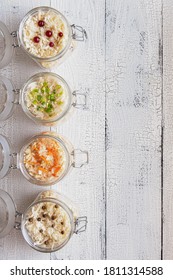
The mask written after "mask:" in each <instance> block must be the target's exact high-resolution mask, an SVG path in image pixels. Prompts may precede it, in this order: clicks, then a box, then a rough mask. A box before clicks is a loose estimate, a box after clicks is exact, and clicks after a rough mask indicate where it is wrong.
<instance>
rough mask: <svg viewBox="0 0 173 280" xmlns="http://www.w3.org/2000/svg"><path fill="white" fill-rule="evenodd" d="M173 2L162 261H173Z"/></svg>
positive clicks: (167, 35)
mask: <svg viewBox="0 0 173 280" xmlns="http://www.w3.org/2000/svg"><path fill="white" fill-rule="evenodd" d="M172 16H173V2H172V1H171V0H165V1H163V93H164V94H163V125H164V130H163V132H164V133H163V211H164V217H163V218H164V224H163V259H169V260H172V259H173V227H172V221H173V207H172V205H173V203H172V198H173V187H172V179H173V175H172V174H173V173H172V171H173V146H172V143H173V124H172V118H173V84H172V80H173V78H172V73H173V61H172V56H173V48H172V28H173V23H172Z"/></svg>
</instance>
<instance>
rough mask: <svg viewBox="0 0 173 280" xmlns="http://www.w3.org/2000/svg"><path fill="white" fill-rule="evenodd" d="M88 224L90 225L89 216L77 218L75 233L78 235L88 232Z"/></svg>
mask: <svg viewBox="0 0 173 280" xmlns="http://www.w3.org/2000/svg"><path fill="white" fill-rule="evenodd" d="M87 223H88V220H87V216H83V217H79V218H77V220H76V229H75V233H76V234H78V233H81V232H84V231H86V229H87ZM78 227H79V228H78Z"/></svg>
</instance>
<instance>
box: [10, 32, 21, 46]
mask: <svg viewBox="0 0 173 280" xmlns="http://www.w3.org/2000/svg"><path fill="white" fill-rule="evenodd" d="M11 36H12V37H13V38H14V39H16V42H14V43H13V47H14V48H18V47H20V44H19V40H18V33H17V31H13V32H11Z"/></svg>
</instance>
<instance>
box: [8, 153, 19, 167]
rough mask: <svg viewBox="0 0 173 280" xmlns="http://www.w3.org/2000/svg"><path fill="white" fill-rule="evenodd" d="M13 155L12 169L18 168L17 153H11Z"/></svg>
mask: <svg viewBox="0 0 173 280" xmlns="http://www.w3.org/2000/svg"><path fill="white" fill-rule="evenodd" d="M10 156H11V157H12V164H11V166H10V168H11V169H17V153H12V154H10Z"/></svg>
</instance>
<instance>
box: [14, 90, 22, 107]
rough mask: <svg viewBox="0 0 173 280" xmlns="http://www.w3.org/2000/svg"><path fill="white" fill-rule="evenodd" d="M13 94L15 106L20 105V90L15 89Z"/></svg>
mask: <svg viewBox="0 0 173 280" xmlns="http://www.w3.org/2000/svg"><path fill="white" fill-rule="evenodd" d="M13 92H14V97H15V98H14V101H13V102H12V103H13V104H17V105H18V104H19V98H20V96H19V94H20V89H13Z"/></svg>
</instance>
